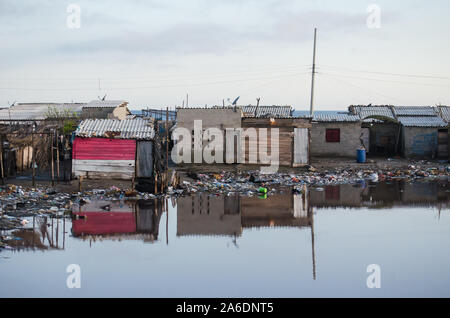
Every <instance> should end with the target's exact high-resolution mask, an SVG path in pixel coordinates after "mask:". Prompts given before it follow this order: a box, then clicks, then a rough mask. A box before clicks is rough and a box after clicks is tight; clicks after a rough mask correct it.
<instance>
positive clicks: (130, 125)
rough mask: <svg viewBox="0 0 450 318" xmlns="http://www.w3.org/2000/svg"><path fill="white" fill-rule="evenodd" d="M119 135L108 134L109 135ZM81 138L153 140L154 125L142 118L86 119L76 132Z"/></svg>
mask: <svg viewBox="0 0 450 318" xmlns="http://www.w3.org/2000/svg"><path fill="white" fill-rule="evenodd" d="M110 132H112V133H118V134H117V135H116V134H108V133H110ZM75 134H76V136H79V137H111V136H113V137H111V138H120V139H140V140H148V139H153V138H154V136H155V132H154V130H153V123H152V122H151V121H149V120H146V119H142V118H134V119H124V120H118V119H86V120H83V121H82V122H81V123H80V125H79V126H78V128H77V130H76V131H75Z"/></svg>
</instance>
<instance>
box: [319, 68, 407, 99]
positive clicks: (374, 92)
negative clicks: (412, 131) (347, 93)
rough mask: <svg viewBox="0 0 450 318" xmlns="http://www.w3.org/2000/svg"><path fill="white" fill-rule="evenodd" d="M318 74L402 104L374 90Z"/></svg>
mask: <svg viewBox="0 0 450 318" xmlns="http://www.w3.org/2000/svg"><path fill="white" fill-rule="evenodd" d="M318 74H319V75H326V76H328V77H329V78H331V79H334V80H335V81H338V82H341V83H344V84H346V85H349V86H353V87H355V88H358V89H362V90H365V91H368V92H371V93H373V94H376V95H379V96H382V97H384V98H389V99H394V100H397V101H399V102H402V101H401V100H399V99H398V98H395V97H391V96H388V95H385V94H381V93H379V92H377V91H375V90H372V89H368V88H364V87H361V86H358V85H355V84H353V83H350V82H347V81H344V80H342V79H340V78H338V77H336V76H333V75H330V74H324V73H318Z"/></svg>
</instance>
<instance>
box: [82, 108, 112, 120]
mask: <svg viewBox="0 0 450 318" xmlns="http://www.w3.org/2000/svg"><path fill="white" fill-rule="evenodd" d="M113 111H114V108H113V107H85V108H83V111H82V117H83V119H91V118H92V119H107V118H109V117H108V115H109V114H112V113H113Z"/></svg>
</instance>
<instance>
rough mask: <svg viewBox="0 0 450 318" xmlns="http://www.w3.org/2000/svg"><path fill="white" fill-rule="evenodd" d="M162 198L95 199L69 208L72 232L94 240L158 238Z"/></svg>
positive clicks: (146, 239)
mask: <svg viewBox="0 0 450 318" xmlns="http://www.w3.org/2000/svg"><path fill="white" fill-rule="evenodd" d="M165 207H166V204H165V201H164V200H136V201H120V200H114V201H102V200H96V201H93V202H90V203H86V204H83V205H74V206H73V208H72V215H73V221H72V232H73V235H74V236H76V237H83V238H86V237H88V236H89V237H91V238H93V239H104V238H113V239H114V238H118V239H142V240H144V241H150V242H152V241H154V240H156V239H158V232H159V222H160V218H161V214H162V212H163V211H165Z"/></svg>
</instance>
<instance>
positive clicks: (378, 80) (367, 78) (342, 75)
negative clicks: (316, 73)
mask: <svg viewBox="0 0 450 318" xmlns="http://www.w3.org/2000/svg"><path fill="white" fill-rule="evenodd" d="M320 74H323V75H331V76H339V77H347V78H355V79H361V80H367V81H377V82H386V83H398V84H412V85H419V86H432V87H433V86H434V87H450V85H444V84H431V83H417V82H405V81H392V80H385V79H379V78H369V77H360V76H353V75H344V74H340V73H338V74H330V73H327V72H320Z"/></svg>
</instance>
